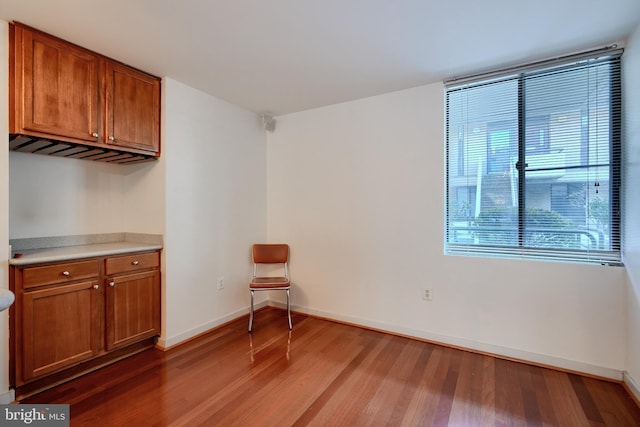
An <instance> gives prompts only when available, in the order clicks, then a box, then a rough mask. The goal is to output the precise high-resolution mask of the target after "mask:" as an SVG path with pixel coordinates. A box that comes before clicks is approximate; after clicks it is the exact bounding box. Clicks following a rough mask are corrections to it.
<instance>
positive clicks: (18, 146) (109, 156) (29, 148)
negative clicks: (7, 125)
mask: <svg viewBox="0 0 640 427" xmlns="http://www.w3.org/2000/svg"><path fill="white" fill-rule="evenodd" d="M9 150H11V151H20V152H23V153H35V154H44V155H49V156H58V157H68V158H72V159H82V160H91V161H95V162H105V163H117V164H132V163H141V162H147V161H150V160H156V159H157V157H156V156H155V155H152V154H139V153H129V152H126V151H120V150H114V149H112V148H102V147H95V146H89V145H82V144H76V143H73V142H66V141H56V140H53V139H46V138H39V137H33V136H27V135H21V134H9Z"/></svg>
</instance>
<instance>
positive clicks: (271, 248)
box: [253, 243, 289, 264]
mask: <svg viewBox="0 0 640 427" xmlns="http://www.w3.org/2000/svg"><path fill="white" fill-rule="evenodd" d="M288 261H289V245H287V244H281V243H278V244H274V243H256V244H255V245H253V262H254V263H255V264H286V263H287V262H288Z"/></svg>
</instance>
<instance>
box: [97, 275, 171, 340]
mask: <svg viewBox="0 0 640 427" xmlns="http://www.w3.org/2000/svg"><path fill="white" fill-rule="evenodd" d="M159 282H160V273H159V272H158V271H148V272H143V273H135V274H125V275H122V276H117V277H111V278H108V279H107V288H106V289H107V291H106V292H107V317H106V318H107V350H112V349H114V348H118V347H122V346H125V345H127V344H131V343H132V342H136V341H138V340H140V339H143V338H147V337H152V336H155V335H158V334H159V333H160V289H159V286H158V283H159Z"/></svg>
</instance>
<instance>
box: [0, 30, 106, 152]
mask: <svg viewBox="0 0 640 427" xmlns="http://www.w3.org/2000/svg"><path fill="white" fill-rule="evenodd" d="M14 31H15V35H14V36H15V41H16V43H15V49H16V52H15V53H16V55H14V58H15V61H14V67H15V79H16V84H15V85H14V87H13V90H14V91H15V95H14V99H15V110H14V114H15V116H14V120H12V121H11V123H10V125H9V126H10V130H9V131H10V132H11V133H23V134H30V135H35V136H43V137H47V136H54V137H56V138H58V139H61V140H64V141H71V142H76V141H77V142H86V141H89V142H98V138H99V132H100V128H101V127H102V124H101V121H100V120H101V111H100V102H99V99H100V98H99V94H100V88H99V84H98V82H99V80H98V66H99V62H100V58H99V56H97V55H94V54H92V53H91V52H88V51H85V50H83V49H80V48H78V47H75V46H73V45H71V44H68V43H65V42H63V41H61V40H58V39H56V38H53V37H49V36H47V35H46V34H43V33H40V32H37V31H31V30H29V29H28V28H25V27H22V26H15V30H14Z"/></svg>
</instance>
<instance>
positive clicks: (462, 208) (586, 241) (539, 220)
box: [445, 52, 621, 264]
mask: <svg viewBox="0 0 640 427" xmlns="http://www.w3.org/2000/svg"><path fill="white" fill-rule="evenodd" d="M620 55H621V52H613V53H609V54H608V55H607V56H605V57H597V58H596V57H591V58H580V59H579V60H575V59H574V61H573V62H571V63H560V62H558V63H555V64H553V65H549V64H547V65H546V66H545V67H544V68H538V69H531V68H529V69H524V70H519V72H518V73H514V74H510V75H504V76H499V77H495V75H494V76H492V77H491V78H486V79H484V80H483V79H480V80H474V81H471V82H465V83H452V84H449V85H448V86H447V88H446V120H447V121H446V154H447V165H446V173H447V176H446V183H447V188H446V199H447V200H446V206H447V209H446V236H445V239H446V241H445V252H446V253H447V254H455V255H481V256H498V257H518V258H538V259H547V260H562V261H575V262H592V263H603V264H619V263H620V259H621V258H620V179H621V178H620V165H621V159H620V155H621V154H620V153H621V140H620V139H621V138H620V135H621V133H620V127H621V123H620V120H621V119H620V117H621V108H620V104H621V101H620Z"/></svg>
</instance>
